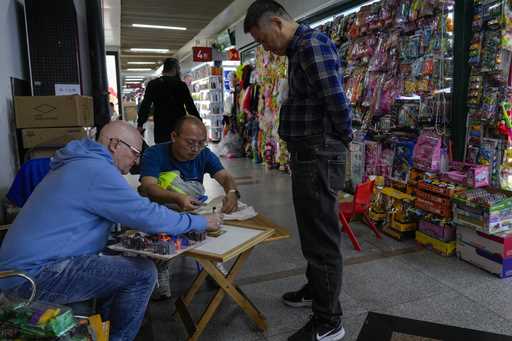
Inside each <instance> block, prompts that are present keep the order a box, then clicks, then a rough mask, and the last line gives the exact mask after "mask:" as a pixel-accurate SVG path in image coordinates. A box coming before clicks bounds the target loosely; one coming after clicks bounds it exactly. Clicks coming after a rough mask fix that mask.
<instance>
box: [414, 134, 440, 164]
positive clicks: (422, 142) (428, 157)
mask: <svg viewBox="0 0 512 341" xmlns="http://www.w3.org/2000/svg"><path fill="white" fill-rule="evenodd" d="M441 145H442V140H441V137H440V136H438V135H436V134H435V133H434V132H431V131H426V132H422V133H421V135H420V137H419V138H418V141H417V142H416V145H415V146H414V151H413V162H414V167H416V168H418V169H420V170H422V171H425V172H439V171H440V168H441Z"/></svg>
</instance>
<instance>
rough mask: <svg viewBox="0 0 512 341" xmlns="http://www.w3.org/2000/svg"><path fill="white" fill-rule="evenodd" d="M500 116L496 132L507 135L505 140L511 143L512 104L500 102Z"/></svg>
mask: <svg viewBox="0 0 512 341" xmlns="http://www.w3.org/2000/svg"><path fill="white" fill-rule="evenodd" d="M501 111H502V118H501V121H500V123H499V124H498V132H499V133H500V134H502V135H505V136H506V137H507V141H508V143H509V145H510V144H512V118H511V117H512V105H511V104H510V103H509V102H503V103H502V104H501Z"/></svg>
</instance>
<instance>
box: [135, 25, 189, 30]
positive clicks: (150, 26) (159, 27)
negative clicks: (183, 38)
mask: <svg viewBox="0 0 512 341" xmlns="http://www.w3.org/2000/svg"><path fill="white" fill-rule="evenodd" d="M132 27H141V28H158V29H162V30H178V31H186V30H187V28H186V27H179V26H162V25H143V24H132Z"/></svg>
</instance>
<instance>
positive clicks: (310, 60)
mask: <svg viewBox="0 0 512 341" xmlns="http://www.w3.org/2000/svg"><path fill="white" fill-rule="evenodd" d="M286 54H287V56H288V62H289V63H288V81H289V88H290V92H289V97H288V99H287V100H286V101H285V103H283V106H282V108H281V113H280V124H279V135H280V136H281V138H282V139H284V140H288V141H289V140H290V139H293V138H301V137H308V136H312V135H320V134H331V135H333V136H334V137H337V138H340V139H341V140H343V141H350V140H351V139H352V113H351V110H350V107H349V105H348V103H347V100H346V98H345V93H344V91H343V72H342V69H341V63H340V60H339V57H338V53H337V51H336V46H335V45H334V43H333V42H332V41H331V40H330V39H329V37H327V36H326V35H325V34H323V33H321V32H318V31H315V30H313V29H310V28H309V27H307V26H305V25H300V26H299V28H298V29H297V31H296V33H295V36H294V38H293V40H292V42H291V43H290V46H289V47H288V49H287V53H286Z"/></svg>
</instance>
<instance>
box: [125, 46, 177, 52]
mask: <svg viewBox="0 0 512 341" xmlns="http://www.w3.org/2000/svg"><path fill="white" fill-rule="evenodd" d="M130 51H131V52H155V53H169V52H170V50H169V49H147V48H138V47H135V48H133V47H132V48H131V49H130Z"/></svg>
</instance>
